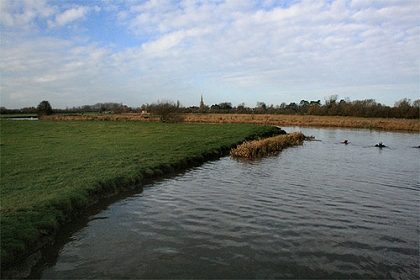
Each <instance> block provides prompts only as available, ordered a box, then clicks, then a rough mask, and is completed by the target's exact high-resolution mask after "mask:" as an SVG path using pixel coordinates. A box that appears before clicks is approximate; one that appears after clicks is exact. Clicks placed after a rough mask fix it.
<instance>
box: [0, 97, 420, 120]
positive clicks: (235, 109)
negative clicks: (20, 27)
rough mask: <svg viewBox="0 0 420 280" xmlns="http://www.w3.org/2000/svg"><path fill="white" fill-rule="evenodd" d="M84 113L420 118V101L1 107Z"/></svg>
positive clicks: (168, 117)
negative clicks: (59, 107) (249, 104)
mask: <svg viewBox="0 0 420 280" xmlns="http://www.w3.org/2000/svg"><path fill="white" fill-rule="evenodd" d="M53 112H54V113H61V114H83V113H87V112H97V113H103V114H106V113H117V114H119V113H129V112H131V113H142V112H143V113H145V112H148V113H154V114H157V115H159V116H160V117H161V120H162V121H169V120H178V121H179V120H180V117H179V114H182V113H235V114H284V115H317V116H352V117H365V118H406V119H418V118H420V99H417V100H415V101H411V100H410V99H408V98H403V99H401V100H399V101H397V102H395V104H394V106H393V107H390V106H386V105H383V104H381V103H378V102H376V101H375V100H374V99H365V100H355V101H350V100H349V99H348V98H346V99H341V100H338V96H337V95H332V96H330V97H328V98H326V99H325V100H324V103H323V104H322V103H321V100H316V101H307V100H301V101H300V102H299V103H296V102H291V103H289V104H286V103H284V102H283V103H281V104H279V105H272V104H271V105H267V104H265V103H264V102H257V104H256V106H255V107H253V108H251V107H246V106H245V104H244V103H241V104H239V105H238V106H233V105H232V103H231V102H222V103H219V104H213V105H211V106H208V105H204V104H200V106H190V107H183V106H181V104H180V102H179V101H177V102H176V103H175V102H173V101H158V102H157V103H153V104H143V105H142V106H141V107H137V108H131V107H128V106H126V105H123V104H122V103H96V104H94V105H84V106H79V107H73V108H66V109H54V110H52V107H51V105H50V104H49V102H48V101H45V100H44V101H42V102H41V103H40V104H39V105H38V107H37V108H35V107H29V108H22V109H11V110H10V109H7V108H5V107H1V108H0V113H1V114H15V113H24V114H35V113H37V114H38V115H43V114H45V115H48V114H52V113H53Z"/></svg>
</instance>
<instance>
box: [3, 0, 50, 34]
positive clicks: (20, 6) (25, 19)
mask: <svg viewBox="0 0 420 280" xmlns="http://www.w3.org/2000/svg"><path fill="white" fill-rule="evenodd" d="M55 12H56V8H55V7H54V6H52V5H48V4H47V1H46V0H38V1H32V0H19V1H13V0H12V1H10V0H2V1H1V2H0V13H1V14H0V15H1V16H0V18H1V24H2V25H5V26H8V27H15V28H22V29H30V28H33V27H34V25H35V22H34V21H35V20H36V19H46V18H48V17H50V16H52V15H53V14H54V13H55Z"/></svg>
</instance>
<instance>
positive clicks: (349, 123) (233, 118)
mask: <svg viewBox="0 0 420 280" xmlns="http://www.w3.org/2000/svg"><path fill="white" fill-rule="evenodd" d="M184 121H185V122H194V123H254V124H272V125H278V126H300V127H309V126H314V127H348V128H369V129H383V130H391V131H397V130H400V131H413V132H420V122H419V120H418V119H385V118H359V117H339V116H308V115H306V116H300V115H265V114H187V115H185V117H184Z"/></svg>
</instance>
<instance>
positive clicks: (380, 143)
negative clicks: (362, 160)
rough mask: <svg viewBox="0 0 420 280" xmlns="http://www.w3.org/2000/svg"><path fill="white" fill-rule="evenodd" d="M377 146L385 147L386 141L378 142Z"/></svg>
mask: <svg viewBox="0 0 420 280" xmlns="http://www.w3.org/2000/svg"><path fill="white" fill-rule="evenodd" d="M375 147H378V148H383V147H386V146H385V145H384V143H382V142H379V143H378V144H376V145H375Z"/></svg>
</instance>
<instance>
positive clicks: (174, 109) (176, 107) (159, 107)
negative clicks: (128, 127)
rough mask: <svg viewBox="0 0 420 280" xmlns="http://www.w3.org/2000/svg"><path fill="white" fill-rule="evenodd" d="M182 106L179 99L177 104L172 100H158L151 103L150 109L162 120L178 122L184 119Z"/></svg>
mask: <svg viewBox="0 0 420 280" xmlns="http://www.w3.org/2000/svg"><path fill="white" fill-rule="evenodd" d="M180 106H181V105H180V103H179V101H178V102H177V103H176V104H175V103H174V102H172V101H158V102H157V103H155V104H151V105H149V108H148V109H149V111H150V112H151V113H152V114H155V115H158V116H159V119H160V121H161V122H164V123H177V122H182V121H183V117H182V115H181V110H180Z"/></svg>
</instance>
